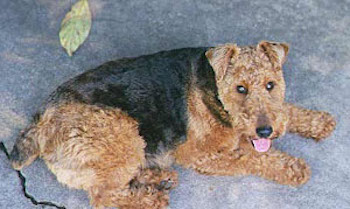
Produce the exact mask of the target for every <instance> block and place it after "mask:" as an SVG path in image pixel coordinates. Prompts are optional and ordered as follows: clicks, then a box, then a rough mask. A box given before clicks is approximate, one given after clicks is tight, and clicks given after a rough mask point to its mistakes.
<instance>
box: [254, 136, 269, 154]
mask: <svg viewBox="0 0 350 209" xmlns="http://www.w3.org/2000/svg"><path fill="white" fill-rule="evenodd" d="M253 144H254V148H255V150H256V151H258V152H266V151H267V150H269V149H270V146H271V140H270V139H265V138H260V139H254V140H253Z"/></svg>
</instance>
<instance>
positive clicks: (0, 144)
mask: <svg viewBox="0 0 350 209" xmlns="http://www.w3.org/2000/svg"><path fill="white" fill-rule="evenodd" d="M0 150H1V151H3V152H4V153H5V155H6V157H7V159H10V156H9V153H8V151H7V148H6V146H5V144H4V143H3V142H0ZM16 172H17V175H18V177H19V179H20V180H21V186H22V192H23V194H24V196H25V197H26V198H27V199H29V200H30V201H31V202H32V203H33V204H34V205H43V206H51V207H55V208H58V209H66V207H64V206H58V205H56V204H55V203H52V202H48V201H37V200H36V199H35V198H34V197H33V196H32V195H30V194H29V193H28V192H27V188H26V178H25V177H24V176H23V174H22V173H21V171H16Z"/></svg>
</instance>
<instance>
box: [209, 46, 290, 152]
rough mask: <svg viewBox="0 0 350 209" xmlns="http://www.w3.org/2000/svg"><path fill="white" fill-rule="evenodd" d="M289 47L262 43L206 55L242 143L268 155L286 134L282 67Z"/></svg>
mask: <svg viewBox="0 0 350 209" xmlns="http://www.w3.org/2000/svg"><path fill="white" fill-rule="evenodd" d="M287 54H288V45H287V44H284V43H274V42H267V41H262V42H260V43H259V44H258V45H257V46H247V47H238V46H236V45H235V44H225V45H222V46H218V47H215V48H212V49H209V50H208V51H207V52H206V57H207V58H208V60H209V63H210V65H211V66H212V68H213V70H214V71H215V77H216V83H217V87H218V95H219V99H220V100H221V102H222V104H223V105H224V108H225V109H226V111H228V113H229V114H230V116H231V118H232V123H233V126H234V128H235V129H237V130H239V133H240V134H241V136H240V140H248V141H249V142H250V143H251V144H252V147H253V148H254V149H255V150H256V151H258V152H266V151H267V150H268V149H269V148H270V146H271V142H272V140H273V139H275V138H278V137H280V136H281V135H283V134H284V133H285V131H286V126H287V123H288V117H287V113H286V110H285V109H284V105H283V104H284V97H285V82H284V79H283V73H282V65H283V63H284V62H285V60H286V56H287Z"/></svg>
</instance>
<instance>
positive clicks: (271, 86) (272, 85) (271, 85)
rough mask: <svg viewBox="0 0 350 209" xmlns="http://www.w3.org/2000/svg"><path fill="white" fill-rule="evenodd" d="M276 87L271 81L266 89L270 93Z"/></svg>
mask: <svg viewBox="0 0 350 209" xmlns="http://www.w3.org/2000/svg"><path fill="white" fill-rule="evenodd" d="M274 86H275V84H274V83H273V82H272V81H270V82H268V83H267V84H266V89H267V90H268V91H271V90H272V89H273V87H274Z"/></svg>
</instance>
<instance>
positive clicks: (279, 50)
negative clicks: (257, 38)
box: [257, 41, 289, 67]
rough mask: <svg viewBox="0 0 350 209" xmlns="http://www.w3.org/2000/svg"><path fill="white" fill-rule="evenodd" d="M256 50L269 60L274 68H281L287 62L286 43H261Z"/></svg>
mask: <svg viewBox="0 0 350 209" xmlns="http://www.w3.org/2000/svg"><path fill="white" fill-rule="evenodd" d="M257 49H258V50H259V51H261V52H263V53H264V54H266V56H267V57H268V58H269V59H270V61H271V63H272V65H273V66H274V67H278V66H282V65H283V63H284V62H285V61H286V60H287V55H288V52H289V45H288V44H286V43H278V42H270V41H261V42H260V43H259V44H258V47H257Z"/></svg>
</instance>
